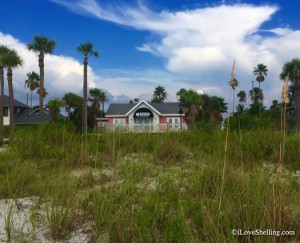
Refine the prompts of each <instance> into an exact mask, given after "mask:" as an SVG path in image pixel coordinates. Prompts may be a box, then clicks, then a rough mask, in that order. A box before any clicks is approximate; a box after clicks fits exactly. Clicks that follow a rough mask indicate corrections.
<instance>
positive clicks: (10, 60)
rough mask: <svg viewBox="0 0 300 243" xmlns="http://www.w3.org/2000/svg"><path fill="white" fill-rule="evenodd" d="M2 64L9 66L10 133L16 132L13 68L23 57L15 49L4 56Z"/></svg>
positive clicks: (20, 62)
mask: <svg viewBox="0 0 300 243" xmlns="http://www.w3.org/2000/svg"><path fill="white" fill-rule="evenodd" d="M1 60H2V64H3V66H4V67H7V82H8V93H9V134H10V135H11V136H13V134H14V125H15V124H14V90H13V83H12V82H13V78H12V77H13V73H12V69H13V68H15V67H18V66H21V65H22V62H23V61H22V59H21V57H19V56H18V53H17V52H16V51H15V50H14V49H10V50H9V52H8V53H6V54H5V55H3V56H2V58H1Z"/></svg>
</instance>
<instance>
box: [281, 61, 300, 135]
mask: <svg viewBox="0 0 300 243" xmlns="http://www.w3.org/2000/svg"><path fill="white" fill-rule="evenodd" d="M287 77H288V79H289V80H290V81H291V82H292V83H293V85H294V86H293V93H294V97H295V102H296V107H295V120H296V122H295V125H296V130H297V131H300V105H297V104H298V103H299V102H300V59H299V58H293V59H292V60H291V61H289V62H286V63H285V64H284V65H283V68H282V72H281V74H280V79H282V80H285V79H286V78H287Z"/></svg>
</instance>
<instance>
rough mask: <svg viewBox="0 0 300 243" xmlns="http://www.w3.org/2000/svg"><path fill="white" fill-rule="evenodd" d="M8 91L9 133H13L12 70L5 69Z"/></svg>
mask: <svg viewBox="0 0 300 243" xmlns="http://www.w3.org/2000/svg"><path fill="white" fill-rule="evenodd" d="M7 81H8V93H9V135H10V137H12V136H13V135H14V127H15V124H14V115H15V114H14V90H13V85H12V70H11V68H10V67H9V68H8V69H7Z"/></svg>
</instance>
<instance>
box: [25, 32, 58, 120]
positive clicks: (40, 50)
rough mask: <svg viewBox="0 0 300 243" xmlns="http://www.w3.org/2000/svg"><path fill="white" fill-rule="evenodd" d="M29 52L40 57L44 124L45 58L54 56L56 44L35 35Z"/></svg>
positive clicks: (40, 106)
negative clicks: (49, 55)
mask: <svg viewBox="0 0 300 243" xmlns="http://www.w3.org/2000/svg"><path fill="white" fill-rule="evenodd" d="M27 47H28V50H31V51H34V52H35V53H37V54H38V57H39V68H40V84H39V112H40V122H43V109H44V97H45V94H44V92H45V89H44V79H45V73H44V66H45V65H44V57H45V54H52V53H53V50H54V48H55V47H56V42H55V41H54V40H50V39H48V38H47V37H45V36H39V35H35V36H33V43H31V44H28V45H27Z"/></svg>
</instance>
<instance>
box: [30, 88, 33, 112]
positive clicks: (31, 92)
mask: <svg viewBox="0 0 300 243" xmlns="http://www.w3.org/2000/svg"><path fill="white" fill-rule="evenodd" d="M32 92H33V90H30V107H31V108H32Z"/></svg>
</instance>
